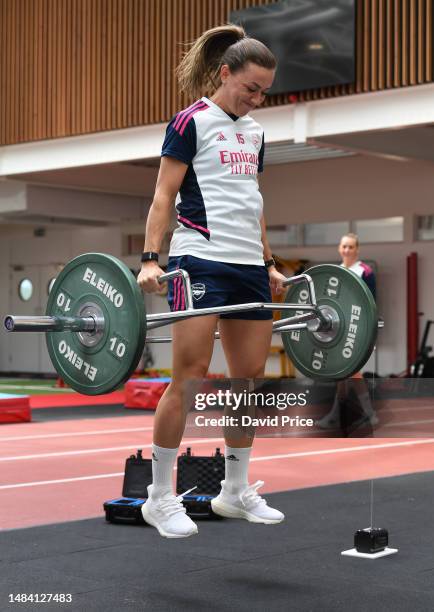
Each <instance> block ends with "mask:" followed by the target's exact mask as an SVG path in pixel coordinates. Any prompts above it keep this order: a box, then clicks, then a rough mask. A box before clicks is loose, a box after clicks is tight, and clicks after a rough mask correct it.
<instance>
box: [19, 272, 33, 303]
mask: <svg viewBox="0 0 434 612" xmlns="http://www.w3.org/2000/svg"><path fill="white" fill-rule="evenodd" d="M18 295H19V296H20V299H21V300H23V302H28V301H29V300H30V299H31V298H32V295H33V283H32V281H31V280H30V279H29V278H23V280H21V281H20V282H19V284H18Z"/></svg>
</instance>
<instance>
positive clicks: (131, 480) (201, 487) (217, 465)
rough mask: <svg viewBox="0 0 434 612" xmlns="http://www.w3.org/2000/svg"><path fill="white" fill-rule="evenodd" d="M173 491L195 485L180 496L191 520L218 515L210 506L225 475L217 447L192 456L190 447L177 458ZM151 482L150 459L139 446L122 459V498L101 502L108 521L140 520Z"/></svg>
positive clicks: (125, 521) (184, 489)
mask: <svg viewBox="0 0 434 612" xmlns="http://www.w3.org/2000/svg"><path fill="white" fill-rule="evenodd" d="M177 467H178V469H177V476H176V491H177V493H178V494H181V493H184V491H188V489H191V488H193V487H196V488H195V489H194V494H193V491H192V492H191V493H189V494H188V495H185V496H184V498H183V504H184V506H185V508H186V510H187V514H188V515H189V516H191V517H192V518H194V519H202V518H205V519H206V518H208V519H209V518H220V517H217V515H215V514H214V513H213V511H212V509H211V500H212V498H213V497H216V496H217V495H218V494H219V493H220V488H221V485H220V482H221V481H222V480H223V479H224V477H225V458H224V455H222V454H221V452H220V449H219V448H216V452H215V454H214V455H212V456H211V457H206V456H205V457H199V456H195V455H193V454H192V452H191V448H187V451H186V452H185V453H183V454H182V455H180V456H179V457H178V466H177ZM151 483H152V459H144V458H143V456H142V451H141V449H139V450H138V451H137V456H136V455H131V457H129V458H128V459H127V460H126V462H125V475H124V482H123V487H122V497H118V498H116V499H111V500H109V501H106V502H104V511H105V517H106V520H107V521H109V522H111V523H131V524H139V523H144V520H143V517H142V512H141V508H142V505H143V504H144V503H145V501H146V500H147V498H148V490H147V488H148V485H150V484H151Z"/></svg>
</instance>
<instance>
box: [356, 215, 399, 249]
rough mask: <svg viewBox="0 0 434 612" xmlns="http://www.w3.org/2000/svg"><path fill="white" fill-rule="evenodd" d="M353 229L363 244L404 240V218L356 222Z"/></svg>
mask: <svg viewBox="0 0 434 612" xmlns="http://www.w3.org/2000/svg"><path fill="white" fill-rule="evenodd" d="M353 228H354V232H355V233H356V234H357V235H358V237H359V240H360V242H362V243H366V242H402V241H403V240H404V218H403V217H387V218H384V219H364V220H363V221H354V223H353Z"/></svg>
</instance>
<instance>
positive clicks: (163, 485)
mask: <svg viewBox="0 0 434 612" xmlns="http://www.w3.org/2000/svg"><path fill="white" fill-rule="evenodd" d="M178 450H179V449H178V448H162V447H161V446H157V445H156V444H153V445H152V485H153V487H152V495H153V496H154V495H155V494H156V493H157V495H159V494H161V493H165V492H166V491H173V484H172V476H173V467H174V465H175V461H176V457H177V455H178Z"/></svg>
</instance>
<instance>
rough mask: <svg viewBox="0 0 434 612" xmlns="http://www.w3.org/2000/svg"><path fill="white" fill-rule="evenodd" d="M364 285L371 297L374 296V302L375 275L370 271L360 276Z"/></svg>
mask: <svg viewBox="0 0 434 612" xmlns="http://www.w3.org/2000/svg"><path fill="white" fill-rule="evenodd" d="M362 278H363V280H364V281H365V283H366V284H367V285H368V287H369V289H370V290H371V293H372V295H373V296H374V300H375V299H376V293H377V292H376V282H375V274H374V273H373V271H372V270H371V271H370V272H364V273H363V276H362Z"/></svg>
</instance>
